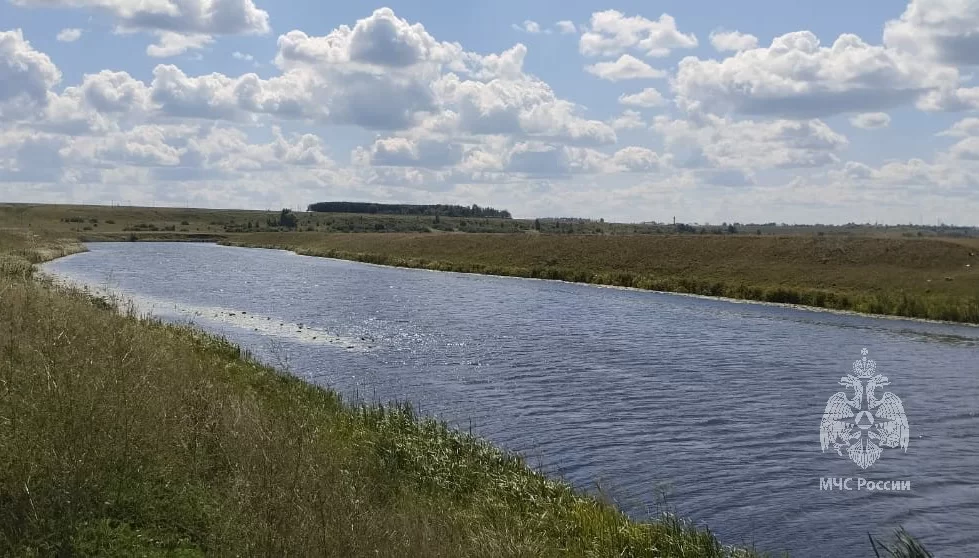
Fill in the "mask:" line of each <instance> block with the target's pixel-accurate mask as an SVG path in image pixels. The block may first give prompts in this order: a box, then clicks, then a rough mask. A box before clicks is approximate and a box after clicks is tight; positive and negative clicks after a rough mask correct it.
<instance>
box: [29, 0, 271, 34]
mask: <svg viewBox="0 0 979 558" xmlns="http://www.w3.org/2000/svg"><path fill="white" fill-rule="evenodd" d="M11 2H12V3H13V4H15V5H17V6H25V7H45V8H50V7H64V8H87V9H92V10H99V11H102V12H106V13H108V14H110V15H112V16H113V17H114V18H115V20H116V23H117V24H118V25H119V26H120V27H121V28H123V29H127V30H143V31H170V32H173V33H181V34H205V35H239V34H264V33H267V32H268V31H269V15H268V13H267V12H265V11H264V10H260V9H258V8H257V7H255V3H254V2H253V1H252V0H149V1H133V0H11Z"/></svg>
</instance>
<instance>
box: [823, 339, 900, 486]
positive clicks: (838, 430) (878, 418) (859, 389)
mask: <svg viewBox="0 0 979 558" xmlns="http://www.w3.org/2000/svg"><path fill="white" fill-rule="evenodd" d="M860 353H861V354H862V355H863V358H861V359H860V360H857V361H854V363H853V374H847V375H846V376H843V377H842V378H840V385H843V386H848V387H849V388H851V389H852V390H853V397H847V394H846V392H845V391H841V392H838V393H835V394H833V396H832V397H830V398H829V401H827V402H826V411H825V412H824V413H823V420H822V422H820V423H819V442H820V444H821V445H822V448H823V451H824V452H825V451H826V449H827V448H829V447H830V446H832V447H833V449H835V450H836V453H837V454H839V455H840V456H841V457H844V455H843V452H844V451H846V457H849V458H850V459H852V460H853V462H854V463H856V464H857V465H858V466H860V468H861V469H866V468H867V467H870V466H871V465H873V464H874V463H875V462H876V461H877V460H878V459H879V458H880V456H881V453H883V448H897V447H900V448H901V449H903V450H904V451H908V438H909V430H908V417H907V416H906V415H905V414H904V405H903V404H902V403H901V399H900V398H899V397H898V396H896V395H894V394H893V393H891V392H889V391H885V392H884V394H883V395H882V396H881V398H880V399H878V398H877V396H876V393H875V392H876V391H877V388H883V387H884V386H888V385H890V384H891V383H890V381H889V380H888V379H887V376H882V375H880V374H878V373H877V363H876V362H874V361H873V360H869V359H868V358H867V349H863V350H862V351H860Z"/></svg>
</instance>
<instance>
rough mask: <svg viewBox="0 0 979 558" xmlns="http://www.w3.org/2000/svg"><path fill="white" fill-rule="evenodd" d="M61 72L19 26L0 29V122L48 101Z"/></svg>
mask: <svg viewBox="0 0 979 558" xmlns="http://www.w3.org/2000/svg"><path fill="white" fill-rule="evenodd" d="M59 81H61V72H60V71H59V70H58V67H57V66H55V65H54V62H52V61H51V59H50V58H49V57H48V55H47V54H44V53H43V52H38V51H36V50H34V47H32V46H31V44H30V43H29V42H28V41H26V40H25V39H24V34H23V32H22V31H21V30H20V29H14V30H13V31H0V121H2V120H8V119H15V118H21V117H24V116H26V115H27V114H29V113H31V112H32V111H34V110H36V109H37V108H38V107H43V106H44V105H46V104H47V99H48V90H49V89H50V88H51V87H53V86H54V85H55V84H56V83H58V82H59Z"/></svg>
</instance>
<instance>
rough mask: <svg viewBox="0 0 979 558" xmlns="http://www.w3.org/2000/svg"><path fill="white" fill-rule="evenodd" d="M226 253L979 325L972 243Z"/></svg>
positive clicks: (363, 241)
mask: <svg viewBox="0 0 979 558" xmlns="http://www.w3.org/2000/svg"><path fill="white" fill-rule="evenodd" d="M224 242H225V243H227V244H233V245H239V246H253V247H267V248H282V249H287V250H293V251H295V252H297V253H300V254H305V255H312V256H327V257H335V258H342V259H350V260H356V261H362V262H369V263H377V264H385V265H395V266H403V267H413V268H425V269H436V270H442V271H459V272H466V273H487V274H493V275H506V276H517V277H536V278H544V279H561V280H566V281H578V282H585V283H596V284H603V285H616V286H624V287H636V288H642V289H653V290H660V291H669V292H678V293H690V294H700V295H709V296H725V297H731V298H738V299H746V300H758V301H765V302H782V303H791V304H803V305H808V306H815V307H821V308H831V309H838V310H852V311H857V312H866V313H871V314H886V315H895V316H907V317H915V318H927V319H935V320H949V321H957V322H969V323H979V241H975V240H971V239H917V238H914V239H905V238H873V237H852V238H850V237H845V238H841V237H830V236H826V237H820V236H750V235H746V236H681V235H670V236H668V235H661V236H648V235H627V236H598V235H589V236H585V235H541V234H515V235H498V234H497V235H487V234H439V235H431V234H315V233H278V234H273V233H259V234H244V235H234V236H232V237H229V238H228V239H227V240H226V241H224Z"/></svg>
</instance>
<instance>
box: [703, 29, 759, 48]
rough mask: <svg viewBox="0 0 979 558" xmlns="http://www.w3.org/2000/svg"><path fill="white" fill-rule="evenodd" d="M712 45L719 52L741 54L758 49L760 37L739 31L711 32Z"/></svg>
mask: <svg viewBox="0 0 979 558" xmlns="http://www.w3.org/2000/svg"><path fill="white" fill-rule="evenodd" d="M710 44H711V46H713V47H714V49H715V50H717V51H718V52H740V51H742V50H751V49H753V48H758V37H756V36H754V35H750V34H748V33H741V32H739V31H720V30H718V31H711V34H710Z"/></svg>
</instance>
